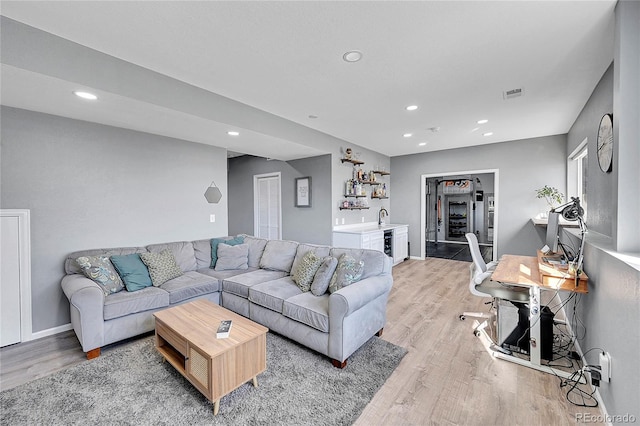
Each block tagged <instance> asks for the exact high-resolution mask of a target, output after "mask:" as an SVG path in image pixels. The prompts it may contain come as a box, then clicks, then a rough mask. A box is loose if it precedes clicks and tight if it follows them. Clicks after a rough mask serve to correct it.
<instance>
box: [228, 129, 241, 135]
mask: <svg viewBox="0 0 640 426" xmlns="http://www.w3.org/2000/svg"><path fill="white" fill-rule="evenodd" d="M227 134H228V135H229V136H238V135H240V132H236V131H235V130H230V131H228V132H227Z"/></svg>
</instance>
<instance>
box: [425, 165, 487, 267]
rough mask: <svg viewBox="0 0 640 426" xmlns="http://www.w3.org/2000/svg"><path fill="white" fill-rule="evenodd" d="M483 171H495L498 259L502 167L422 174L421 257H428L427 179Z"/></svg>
mask: <svg viewBox="0 0 640 426" xmlns="http://www.w3.org/2000/svg"><path fill="white" fill-rule="evenodd" d="M483 173H493V176H494V178H493V187H494V191H493V192H494V194H493V200H494V205H495V209H494V213H493V258H494V259H497V257H498V224H499V223H500V221H499V220H498V214H499V213H498V210H499V208H498V206H499V205H500V203H499V201H498V200H499V198H500V197H499V193H500V191H499V186H500V169H481V170H463V171H456V172H443V173H428V174H423V175H421V176H420V258H421V259H423V260H424V259H426V255H427V253H426V249H425V241H426V233H427V230H426V228H427V218H426V216H427V205H426V204H427V189H426V186H427V179H429V178H435V177H447V176H458V175H479V174H483Z"/></svg>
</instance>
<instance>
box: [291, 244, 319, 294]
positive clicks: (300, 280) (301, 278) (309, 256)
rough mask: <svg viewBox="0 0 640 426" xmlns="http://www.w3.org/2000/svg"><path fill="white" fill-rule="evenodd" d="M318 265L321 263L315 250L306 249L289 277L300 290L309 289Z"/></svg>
mask: <svg viewBox="0 0 640 426" xmlns="http://www.w3.org/2000/svg"><path fill="white" fill-rule="evenodd" d="M320 265H322V259H320V258H319V257H318V256H317V255H316V253H315V252H313V251H308V252H307V253H306V254H305V255H304V256H303V257H302V259H301V260H300V263H298V266H297V267H296V270H295V271H293V274H291V279H292V280H293V282H294V283H296V284H297V285H298V287H300V290H302V291H310V290H311V283H312V282H313V277H314V276H315V275H316V272H317V271H318V268H319V267H320Z"/></svg>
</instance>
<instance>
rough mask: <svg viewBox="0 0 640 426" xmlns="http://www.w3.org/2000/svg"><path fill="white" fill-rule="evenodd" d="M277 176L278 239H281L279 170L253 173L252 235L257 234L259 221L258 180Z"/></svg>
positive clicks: (280, 175)
mask: <svg viewBox="0 0 640 426" xmlns="http://www.w3.org/2000/svg"><path fill="white" fill-rule="evenodd" d="M272 177H277V178H278V202H279V203H278V212H279V214H278V239H279V240H281V239H282V173H281V172H271V173H261V174H258V175H253V235H255V236H258V229H259V226H260V223H259V221H258V218H259V216H260V215H259V212H258V195H259V194H258V181H259V180H260V179H264V178H272Z"/></svg>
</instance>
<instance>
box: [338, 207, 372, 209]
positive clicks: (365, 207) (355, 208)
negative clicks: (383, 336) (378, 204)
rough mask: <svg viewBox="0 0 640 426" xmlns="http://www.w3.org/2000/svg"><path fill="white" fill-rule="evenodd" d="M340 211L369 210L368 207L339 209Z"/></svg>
mask: <svg viewBox="0 0 640 426" xmlns="http://www.w3.org/2000/svg"><path fill="white" fill-rule="evenodd" d="M340 210H369V207H340Z"/></svg>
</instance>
